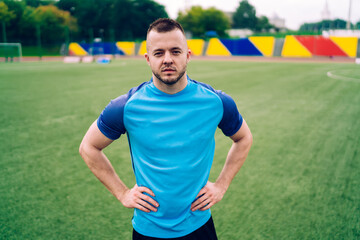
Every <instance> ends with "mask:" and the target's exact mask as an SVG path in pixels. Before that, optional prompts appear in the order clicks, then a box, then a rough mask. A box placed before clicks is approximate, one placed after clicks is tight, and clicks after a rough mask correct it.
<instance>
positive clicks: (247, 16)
mask: <svg viewBox="0 0 360 240" xmlns="http://www.w3.org/2000/svg"><path fill="white" fill-rule="evenodd" d="M232 25H233V26H232V27H233V28H240V29H241V28H246V29H250V30H252V31H254V32H269V30H270V29H273V28H275V27H274V26H273V25H272V24H270V22H269V19H268V18H267V17H266V16H261V17H259V18H258V17H257V16H256V9H255V7H254V6H252V5H251V4H250V3H249V2H248V0H242V1H241V2H240V3H239V6H238V8H237V9H236V11H235V13H234V15H233V24H232Z"/></svg>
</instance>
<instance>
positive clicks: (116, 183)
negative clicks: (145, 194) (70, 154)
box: [79, 145, 128, 201]
mask: <svg viewBox="0 0 360 240" xmlns="http://www.w3.org/2000/svg"><path fill="white" fill-rule="evenodd" d="M79 152H80V155H81V157H82V158H83V159H84V161H85V163H86V164H87V166H88V167H89V168H90V170H91V171H92V172H93V174H94V175H95V176H96V177H97V178H98V179H99V180H100V182H102V183H103V184H104V185H105V187H106V188H107V189H108V190H109V191H110V192H111V193H112V194H113V195H114V196H115V197H116V198H117V199H118V200H120V201H121V199H122V197H123V195H124V193H125V192H126V191H127V190H128V187H127V186H126V185H125V184H124V183H123V182H122V181H121V180H120V178H119V176H118V175H117V174H116V172H115V170H114V168H113V167H112V165H111V163H110V161H109V160H108V158H107V157H106V156H105V154H104V153H103V152H102V151H101V150H99V149H96V148H94V147H91V146H86V145H82V146H80V150H79Z"/></svg>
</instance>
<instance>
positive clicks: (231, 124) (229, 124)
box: [191, 80, 243, 136]
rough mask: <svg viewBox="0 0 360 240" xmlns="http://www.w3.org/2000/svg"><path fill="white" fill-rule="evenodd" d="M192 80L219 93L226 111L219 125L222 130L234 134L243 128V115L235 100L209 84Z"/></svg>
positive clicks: (227, 133)
mask: <svg viewBox="0 0 360 240" xmlns="http://www.w3.org/2000/svg"><path fill="white" fill-rule="evenodd" d="M191 81H193V82H194V83H197V84H199V85H201V86H203V87H205V88H207V89H209V90H210V91H212V92H214V93H215V94H217V95H218V96H219V98H220V99H221V101H222V104H223V107H224V112H223V117H222V119H221V121H220V123H219V125H218V127H219V128H220V129H221V130H222V132H223V133H224V134H225V135H226V136H232V135H234V134H235V133H236V132H237V131H239V129H240V128H241V125H242V123H243V117H242V116H241V114H240V113H239V111H238V109H237V106H236V103H235V101H234V100H233V99H232V98H231V97H230V96H229V95H227V94H226V93H224V92H222V91H220V90H215V89H214V88H212V87H211V86H210V85H208V84H205V83H202V82H197V81H194V80H191Z"/></svg>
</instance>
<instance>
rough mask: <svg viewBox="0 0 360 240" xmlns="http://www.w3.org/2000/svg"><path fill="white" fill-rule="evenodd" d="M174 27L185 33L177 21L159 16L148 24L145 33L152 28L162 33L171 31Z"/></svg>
mask: <svg viewBox="0 0 360 240" xmlns="http://www.w3.org/2000/svg"><path fill="white" fill-rule="evenodd" d="M175 29H179V30H180V31H181V32H182V33H183V34H184V35H185V32H184V29H183V27H182V26H181V24H180V23H178V22H177V21H175V20H173V19H170V18H159V19H158V20H156V21H154V22H153V23H151V24H150V26H149V29H148V31H147V34H149V32H151V31H153V30H154V31H156V32H159V33H164V32H171V31H172V30H175Z"/></svg>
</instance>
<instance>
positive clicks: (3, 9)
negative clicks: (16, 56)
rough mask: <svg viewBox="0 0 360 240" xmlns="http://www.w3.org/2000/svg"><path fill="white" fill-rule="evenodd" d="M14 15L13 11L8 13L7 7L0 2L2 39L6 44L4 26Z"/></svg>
mask: <svg viewBox="0 0 360 240" xmlns="http://www.w3.org/2000/svg"><path fill="white" fill-rule="evenodd" d="M15 17H16V15H15V14H14V12H13V11H9V8H8V6H7V5H6V4H5V3H4V2H0V23H1V28H2V39H3V41H4V42H7V37H6V24H7V23H8V22H9V21H10V20H11V19H13V18H15Z"/></svg>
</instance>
